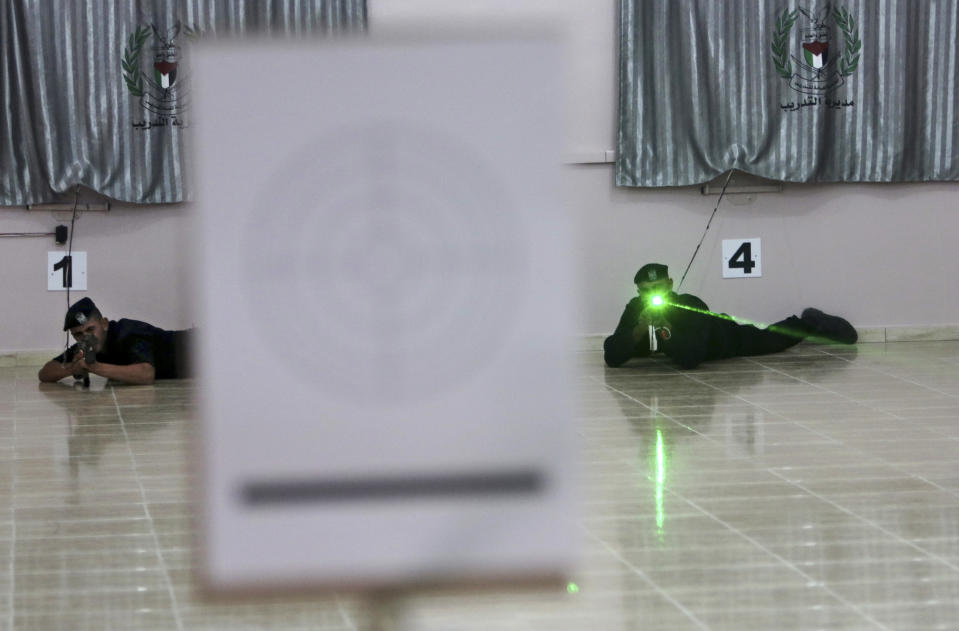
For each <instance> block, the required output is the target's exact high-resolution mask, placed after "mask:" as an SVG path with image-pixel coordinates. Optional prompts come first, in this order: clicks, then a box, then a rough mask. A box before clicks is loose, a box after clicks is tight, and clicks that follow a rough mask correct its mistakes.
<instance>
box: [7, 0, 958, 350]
mask: <svg viewBox="0 0 959 631" xmlns="http://www.w3.org/2000/svg"><path fill="white" fill-rule="evenodd" d="M617 5H618V1H617V0H458V1H456V2H450V1H449V0H375V1H371V2H370V13H371V15H370V21H371V31H372V32H373V33H374V34H375V33H376V30H377V29H378V28H387V27H390V26H393V25H417V26H419V25H432V26H434V27H437V26H438V28H446V27H447V26H448V25H450V24H453V25H459V26H465V27H469V28H475V27H476V25H477V23H478V22H479V21H481V20H482V19H483V18H485V17H489V18H490V19H491V20H499V21H500V23H502V22H503V21H504V20H505V21H513V22H516V21H519V20H531V21H533V22H537V23H538V22H545V21H553V22H558V23H560V24H564V25H566V28H567V35H568V39H569V54H568V56H567V61H568V68H569V72H568V78H567V79H568V85H569V96H568V101H567V108H568V111H569V130H568V134H567V141H566V146H567V147H568V152H569V155H584V154H589V155H598V154H601V153H602V152H603V151H605V150H607V149H612V148H613V146H614V145H613V139H614V129H615V112H616V87H615V86H616V49H617V41H616V37H617V28H616V19H617V18H616V7H617ZM444 25H445V26H444ZM567 171H568V178H567V180H568V186H569V189H568V194H569V197H570V200H571V207H572V208H573V212H574V213H575V215H576V218H577V220H578V222H579V226H580V239H581V241H580V247H579V250H578V251H577V252H574V253H573V254H574V255H575V256H577V257H579V258H580V259H581V263H580V266H579V268H580V270H581V274H582V276H581V279H580V280H581V286H582V287H583V300H582V310H583V311H582V314H581V321H582V322H583V333H604V332H609V331H611V330H612V328H613V327H614V326H615V324H616V321H617V319H618V317H619V314H620V312H621V309H622V306H623V304H624V303H625V301H626V300H627V299H628V298H629V297H630V296H631V295H632V292H633V291H634V290H633V287H632V277H633V274H634V273H635V271H636V269H637V268H638V267H639V266H640V265H642V264H643V263H645V262H648V261H651V260H656V261H659V262H663V263H666V264H668V265H669V266H670V269H671V271H672V273H673V275H674V277H675V279H676V281H677V283H678V281H679V277H680V276H681V275H682V271H683V269H684V268H685V266H686V263H687V261H688V260H689V257H690V255H691V254H692V251H693V248H694V247H695V245H696V243H697V242H698V241H699V238H700V236H701V235H702V231H703V228H704V227H705V225H706V220H707V219H708V217H709V214H710V212H712V209H713V206H714V204H715V202H716V197H715V196H703V195H701V194H700V193H699V191H698V189H697V188H682V189H642V190H640V189H621V188H616V187H614V186H613V175H612V165H611V164H593V165H579V166H570V167H568V169H567ZM737 201H742V200H738V199H735V198H733V197H729V196H727V199H726V200H725V201H724V202H723V205H722V207H721V208H720V210H719V213H718V214H717V218H716V220H715V221H714V222H713V225H712V227H711V228H710V233H709V235H708V236H707V239H706V242H705V243H704V244H703V247H702V250H701V251H700V253H699V255H698V257H697V261H696V263H695V265H694V267H693V269H692V271H690V274H689V277H688V278H687V280H686V283H685V285H684V286H683V291H688V292H692V293H696V294H698V295H699V296H701V297H702V298H703V299H704V300H706V302H707V303H708V304H709V305H710V307H712V308H714V309H716V310H719V311H726V312H728V313H732V314H735V315H739V316H743V317H748V318H751V319H753V320H758V321H763V322H769V321H774V320H777V319H779V318H781V317H784V316H786V315H789V314H792V313H796V312H798V311H800V310H801V309H802V308H804V307H806V306H810V305H814V306H819V307H821V308H822V309H824V310H826V311H831V312H835V313H840V314H842V315H845V316H846V317H848V318H849V319H850V320H851V321H852V322H853V323H854V324H856V325H858V326H906V325H913V326H940V325H949V324H951V325H956V324H959V295H957V293H956V292H955V291H953V287H954V285H955V281H954V279H955V278H957V277H959V257H957V256H956V255H955V254H954V252H955V249H956V247H955V244H956V243H957V242H959V212H957V211H959V208H957V207H959V184H956V183H932V184H902V185H890V184H886V185H858V184H844V185H788V184H787V185H786V186H785V190H784V192H782V193H777V194H761V195H758V196H757V198H756V199H755V201H753V203H751V204H746V205H737V204H736V203H735V202H737ZM187 218H188V208H187V207H186V206H178V207H155V206H154V207H146V208H144V207H120V208H116V209H114V210H112V211H111V212H110V213H108V214H105V215H104V214H96V213H88V214H86V215H84V216H83V217H81V219H80V220H79V221H78V223H77V236H76V241H75V243H74V247H75V249H77V250H84V251H87V252H89V256H90V283H91V286H90V291H89V292H87V294H86V295H90V296H91V297H92V298H93V299H94V300H95V301H96V302H97V303H98V304H99V305H101V306H102V307H103V309H104V311H105V313H106V315H107V316H108V317H134V318H139V319H144V320H147V321H149V322H152V323H154V324H156V325H158V326H162V327H166V328H183V327H187V326H190V325H191V323H192V318H193V309H192V305H191V304H190V300H189V297H188V296H189V294H188V285H189V281H190V278H191V271H190V270H191V266H190V263H189V260H188V259H187V258H186V255H187V254H188V252H189V249H188V248H186V247H184V246H185V243H186V242H187V239H188V238H189V223H188V221H187ZM57 223H63V221H62V219H61V220H59V221H58V220H55V219H54V218H53V217H51V216H50V214H49V213H40V212H29V213H28V212H26V211H23V210H17V209H0V232H12V231H29V232H34V231H44V232H46V231H52V229H53V226H54V225H56V224H57ZM544 229H548V226H544ZM737 237H760V238H762V240H763V242H762V243H763V277H762V278H761V279H751V280H723V279H722V278H721V277H720V267H719V257H720V251H719V240H720V239H722V238H737ZM53 249H56V248H55V247H54V244H53V239H52V238H49V239H0V299H2V303H0V351H9V350H30V349H50V348H56V347H58V346H59V345H60V344H61V343H62V340H63V337H62V334H61V333H60V329H61V327H62V317H63V312H64V308H65V302H64V300H65V299H64V296H63V294H62V293H53V292H47V290H46V281H45V276H44V273H43V270H44V268H45V265H46V252H47V251H48V250H53ZM544 282H562V279H544ZM81 295H84V294H77V297H79V296H81Z"/></svg>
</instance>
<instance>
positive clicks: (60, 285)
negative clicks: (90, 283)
mask: <svg viewBox="0 0 959 631" xmlns="http://www.w3.org/2000/svg"><path fill="white" fill-rule="evenodd" d="M68 288H69V289H71V290H73V291H86V289H87V253H86V252H73V253H71V254H70V255H69V256H68V255H67V253H66V252H63V251H60V252H47V291H66V290H67V289H68Z"/></svg>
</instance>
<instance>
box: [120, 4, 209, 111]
mask: <svg viewBox="0 0 959 631" xmlns="http://www.w3.org/2000/svg"><path fill="white" fill-rule="evenodd" d="M184 34H185V35H186V36H187V37H192V36H194V35H195V34H196V31H195V30H194V29H192V28H190V27H186V28H185V29H184ZM179 35H180V23H179V22H177V23H176V25H175V26H174V27H173V28H171V29H169V30H168V31H165V32H163V31H161V30H160V29H158V28H157V27H156V25H155V24H150V25H147V26H137V27H136V29H135V30H134V31H133V33H131V34H130V37H129V39H128V40H127V45H126V47H125V48H124V49H123V60H122V61H121V64H120V65H121V66H122V67H123V80H124V81H125V82H126V85H127V90H128V91H129V92H130V94H131V96H135V97H139V104H140V107H141V108H142V111H143V118H142V119H141V120H139V121H136V120H135V121H134V123H133V127H134V128H135V129H140V130H144V129H152V128H154V127H170V126H175V127H185V126H186V120H185V119H184V113H185V111H186V108H187V103H186V90H185V86H184V81H183V77H182V76H181V75H180V74H179V66H180V61H179V56H180V47H179V46H178V45H177V41H176V39H177V37H178V36H179ZM151 53H152V54H151ZM178 79H179V81H178Z"/></svg>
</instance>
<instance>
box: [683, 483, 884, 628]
mask: <svg viewBox="0 0 959 631" xmlns="http://www.w3.org/2000/svg"><path fill="white" fill-rule="evenodd" d="M778 477H779V478H780V479H783V480H784V481H786V482H789V481H788V480H785V479H784V478H782V476H778ZM666 492H667V493H669V494H670V495H675V496H676V497H678V498H679V499H681V500H682V501H684V502H686V503H687V504H689V505H690V506H692V507H693V508H695V509H696V510H698V511H699V512H701V513H702V514H703V515H705V516H706V517H708V518H709V519H712V520H713V521H715V522H717V523H718V524H720V525H722V526H723V527H724V528H726V529H727V530H729V531H730V532H732V533H733V534H735V535H737V536H739V537H741V538H743V539H745V540H746V541H748V542H749V543H750V544H752V545H753V546H755V547H756V548H758V549H760V550H762V551H763V552H764V553H765V554H768V555H769V556H771V557H773V558H774V559H776V560H778V561H779V562H780V563H782V564H783V565H785V566H786V567H787V568H789V569H790V570H792V571H794V572H796V573H797V574H799V575H800V576H802V577H803V578H805V579H806V580H807V581H809V582H811V583H815V585H816V587H819V588H821V589H822V590H823V591H825V592H827V593H828V594H829V595H830V596H832V597H833V598H835V599H836V600H838V601H839V602H840V603H842V604H843V605H845V606H846V607H849V608H850V609H852V610H853V611H855V612H856V613H857V614H859V615H860V616H862V617H863V618H865V619H866V620H868V621H869V622H871V623H873V624H874V625H876V626H878V627H879V628H881V629H888V628H889V627H887V626H885V625H884V624H882V623H881V622H879V621H878V620H875V619H874V618H873V617H872V616H870V615H869V614H868V613H866V612H865V611H863V610H862V609H860V608H859V606H858V605H856V604H855V603H853V602H851V601H849V600H847V599H846V598H845V597H843V596H842V595H841V594H838V593H836V592H835V591H833V589H832V588H831V587H829V586H828V585H827V584H826V583H825V581H820V580H817V579H816V577H815V576H812V575H810V574H807V573H806V572H804V571H802V569H800V568H799V566H797V565H796V564H795V563H793V562H792V561H790V560H789V559H787V558H786V557H784V556H782V555H780V554H779V553H777V552H775V551H774V550H770V549H769V548H767V547H766V546H764V545H763V544H762V543H760V542H759V541H757V540H756V539H755V538H753V537H751V536H750V535H748V534H746V533H745V532H743V531H741V530H739V529H738V528H736V527H735V526H733V525H732V524H730V523H729V522H727V521H726V520H724V519H722V518H720V517H719V516H717V515H714V514H713V513H711V512H710V511H708V510H706V509H705V508H703V507H702V506H700V505H699V504H697V503H696V502H695V501H694V500H691V499H689V498H687V497H686V496H684V495H683V494H682V493H679V492H677V491H674V490H673V489H670V488H669V487H666ZM820 499H821V498H820Z"/></svg>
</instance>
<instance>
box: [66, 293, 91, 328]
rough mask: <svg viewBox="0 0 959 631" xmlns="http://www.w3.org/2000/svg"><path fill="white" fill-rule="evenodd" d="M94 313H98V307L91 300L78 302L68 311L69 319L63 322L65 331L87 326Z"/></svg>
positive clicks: (84, 299) (86, 299) (83, 299)
mask: <svg viewBox="0 0 959 631" xmlns="http://www.w3.org/2000/svg"><path fill="white" fill-rule="evenodd" d="M94 311H97V306H96V305H95V304H93V301H92V300H90V299H89V298H82V299H80V300H77V301H76V302H75V303H73V306H72V307H70V308H69V309H68V310H67V317H66V318H65V319H64V320H63V330H64V331H69V330H70V329H72V328H73V327H75V326H80V325H83V324H86V323H87V320H89V319H90V314H92V313H93V312H94Z"/></svg>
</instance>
